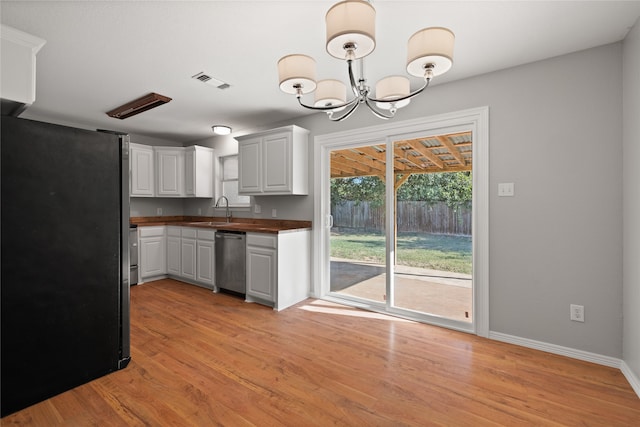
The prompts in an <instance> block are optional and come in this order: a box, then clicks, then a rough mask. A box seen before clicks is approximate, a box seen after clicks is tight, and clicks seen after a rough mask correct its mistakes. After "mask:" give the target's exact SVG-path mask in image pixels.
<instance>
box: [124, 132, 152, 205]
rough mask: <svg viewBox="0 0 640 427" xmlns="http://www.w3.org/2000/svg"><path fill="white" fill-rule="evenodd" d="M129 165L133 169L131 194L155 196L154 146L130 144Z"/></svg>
mask: <svg viewBox="0 0 640 427" xmlns="http://www.w3.org/2000/svg"><path fill="white" fill-rule="evenodd" d="M129 165H130V166H129V167H130V171H131V180H130V185H131V189H130V192H129V195H130V196H132V197H153V196H154V195H155V193H154V180H155V178H154V174H153V172H154V167H153V165H154V159H153V148H152V147H150V146H148V145H141V144H133V143H131V144H129Z"/></svg>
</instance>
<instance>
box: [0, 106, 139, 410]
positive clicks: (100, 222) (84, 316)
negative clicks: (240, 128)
mask: <svg viewBox="0 0 640 427" xmlns="http://www.w3.org/2000/svg"><path fill="white" fill-rule="evenodd" d="M1 132H2V133H1V141H2V142H1V144H2V159H1V173H2V180H1V189H2V206H1V209H2V211H1V236H2V238H1V240H2V248H1V261H2V272H1V281H2V282H1V283H2V299H1V314H0V316H1V333H2V335H1V340H2V342H1V356H2V367H1V374H2V386H1V387H2V390H1V399H2V401H1V408H2V416H4V415H6V414H9V413H12V412H15V411H17V410H19V409H22V408H24V407H26V406H29V405H31V404H33V403H36V402H39V401H41V400H44V399H46V398H49V397H52V396H54V395H56V394H58V393H61V392H63V391H66V390H68V389H71V388H73V387H76V386H78V385H80V384H83V383H86V382H88V381H90V380H92V379H94V378H97V377H99V376H102V375H105V374H107V373H109V372H112V371H114V370H117V369H118V368H119V367H121V366H123V363H122V362H121V360H123V359H124V360H128V356H129V348H128V339H129V338H128V333H129V330H128V328H129V326H128V310H129V306H128V302H129V301H128V296H129V294H128V279H129V278H128V253H126V252H128V250H126V252H125V251H123V248H125V247H126V248H128V234H125V235H124V236H123V233H122V230H123V229H125V228H126V229H128V208H127V212H126V222H127V224H126V225H125V224H123V221H124V218H125V212H124V211H123V204H122V203H123V200H124V197H123V196H122V190H121V185H122V181H123V179H126V177H125V176H124V175H126V174H123V173H122V162H123V159H122V155H121V145H122V141H121V140H120V139H119V138H118V137H117V136H115V135H109V134H104V133H97V132H91V131H86V130H80V129H73V128H68V127H64V126H57V125H52V124H47V123H41V122H35V121H30V120H25V119H17V118H12V117H2V127H1ZM123 265H127V270H126V271H127V273H126V274H125V273H124V272H123ZM125 283H126V284H127V294H126V295H124V294H123V284H125ZM125 299H126V301H125ZM125 305H126V307H125ZM125 339H126V345H123V342H124V340H125ZM124 365H126V363H124Z"/></svg>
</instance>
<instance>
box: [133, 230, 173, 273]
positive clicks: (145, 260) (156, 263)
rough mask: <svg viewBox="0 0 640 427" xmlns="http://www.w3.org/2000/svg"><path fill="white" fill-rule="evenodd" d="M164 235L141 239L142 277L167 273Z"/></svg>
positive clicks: (140, 266) (140, 267)
mask: <svg viewBox="0 0 640 427" xmlns="http://www.w3.org/2000/svg"><path fill="white" fill-rule="evenodd" d="M166 265H167V263H166V252H165V239H164V237H143V238H141V239H140V265H139V269H140V277H141V278H142V279H145V278H148V277H154V276H161V275H164V274H166V273H167V270H166Z"/></svg>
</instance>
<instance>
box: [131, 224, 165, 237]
mask: <svg viewBox="0 0 640 427" xmlns="http://www.w3.org/2000/svg"><path fill="white" fill-rule="evenodd" d="M164 229H165V227H164V226H162V227H138V233H140V237H155V236H160V237H162V236H164Z"/></svg>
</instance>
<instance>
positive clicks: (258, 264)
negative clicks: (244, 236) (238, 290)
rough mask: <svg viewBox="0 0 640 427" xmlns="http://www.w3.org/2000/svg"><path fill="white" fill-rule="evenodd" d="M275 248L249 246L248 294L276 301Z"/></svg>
mask: <svg viewBox="0 0 640 427" xmlns="http://www.w3.org/2000/svg"><path fill="white" fill-rule="evenodd" d="M276 257H277V253H276V250H275V249H267V248H256V247H247V295H249V296H253V297H256V298H260V299H263V300H266V301H269V302H275V290H276V273H277V272H276V268H277V264H276V262H277V258H276Z"/></svg>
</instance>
